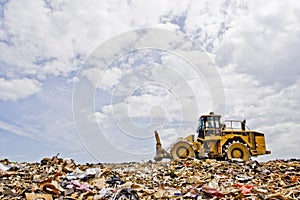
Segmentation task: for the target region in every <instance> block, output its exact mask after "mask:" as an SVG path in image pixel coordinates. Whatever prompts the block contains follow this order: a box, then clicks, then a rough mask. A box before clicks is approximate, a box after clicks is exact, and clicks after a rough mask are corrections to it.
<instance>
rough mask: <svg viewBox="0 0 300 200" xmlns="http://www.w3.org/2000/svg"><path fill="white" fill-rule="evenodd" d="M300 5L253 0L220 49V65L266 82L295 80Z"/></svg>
mask: <svg viewBox="0 0 300 200" xmlns="http://www.w3.org/2000/svg"><path fill="white" fill-rule="evenodd" d="M299 11H300V6H299V4H297V5H295V4H292V3H291V2H290V3H286V2H284V3H283V2H279V1H273V2H269V3H268V4H261V3H258V2H255V3H254V2H252V3H250V4H249V12H248V14H246V15H244V16H242V17H240V18H236V19H235V20H234V21H233V22H232V28H230V29H229V30H228V31H227V32H226V33H225V34H224V37H223V40H222V43H221V45H220V47H219V48H218V49H217V53H216V61H217V63H218V64H219V65H220V66H227V65H235V66H236V71H238V72H243V73H247V74H249V75H253V76H255V78H256V79H257V81H259V82H260V83H262V84H272V83H275V82H277V83H279V84H282V85H288V84H291V83H293V82H294V81H295V80H296V78H297V75H299V74H300V70H299V69H300V68H299V65H300V60H299V56H298V52H299V51H300V42H299V34H300V29H299V27H300V15H299V14H298V13H299Z"/></svg>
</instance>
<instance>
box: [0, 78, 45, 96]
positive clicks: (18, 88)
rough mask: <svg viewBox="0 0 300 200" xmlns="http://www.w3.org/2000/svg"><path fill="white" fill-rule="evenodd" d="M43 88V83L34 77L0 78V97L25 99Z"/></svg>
mask: <svg viewBox="0 0 300 200" xmlns="http://www.w3.org/2000/svg"><path fill="white" fill-rule="evenodd" d="M40 90H41V84H40V83H39V82H38V81H36V80H32V79H28V78H22V79H11V80H6V79H4V78H0V91H1V92H0V99H1V100H13V101H16V100H18V99H24V98H27V97H28V96H31V95H33V94H35V93H37V92H39V91H40Z"/></svg>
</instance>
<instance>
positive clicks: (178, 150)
mask: <svg viewBox="0 0 300 200" xmlns="http://www.w3.org/2000/svg"><path fill="white" fill-rule="evenodd" d="M171 156H172V158H173V159H175V160H184V159H187V158H194V157H195V151H194V148H193V146H192V144H190V143H189V142H187V141H179V142H177V143H176V144H174V146H173V147H172V149H171Z"/></svg>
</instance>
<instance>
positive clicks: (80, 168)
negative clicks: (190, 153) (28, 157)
mask: <svg viewBox="0 0 300 200" xmlns="http://www.w3.org/2000/svg"><path fill="white" fill-rule="evenodd" d="M0 180H1V181H0V183H1V185H0V198H1V199H10V200H12V199H26V200H37V199H44V200H53V199H58V200H63V199H68V200H71V199H80V200H81V199H90V200H92V199H133V200H135V199H299V198H300V161H299V160H273V161H268V162H261V163H259V162H257V161H248V162H242V161H216V160H209V159H207V160H192V159H190V160H189V159H188V160H185V161H170V162H157V163H154V162H152V161H148V162H144V163H122V164H101V163H98V164H76V163H75V162H74V161H73V160H72V159H62V158H58V157H57V156H55V157H53V158H44V159H43V160H42V161H41V162H39V163H25V162H24V163H13V162H9V161H8V160H2V161H0Z"/></svg>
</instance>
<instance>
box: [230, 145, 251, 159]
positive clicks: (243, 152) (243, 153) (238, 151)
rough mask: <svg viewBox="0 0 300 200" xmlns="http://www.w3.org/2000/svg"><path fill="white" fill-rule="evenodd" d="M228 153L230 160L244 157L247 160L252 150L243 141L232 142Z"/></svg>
mask: <svg viewBox="0 0 300 200" xmlns="http://www.w3.org/2000/svg"><path fill="white" fill-rule="evenodd" d="M226 155H227V158H228V160H232V159H242V160H244V161H247V160H249V158H250V152H249V150H248V148H247V147H246V146H245V145H244V144H242V143H233V144H231V145H230V146H229V147H228V150H227V153H226Z"/></svg>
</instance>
